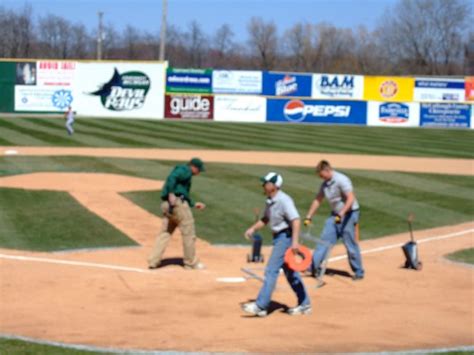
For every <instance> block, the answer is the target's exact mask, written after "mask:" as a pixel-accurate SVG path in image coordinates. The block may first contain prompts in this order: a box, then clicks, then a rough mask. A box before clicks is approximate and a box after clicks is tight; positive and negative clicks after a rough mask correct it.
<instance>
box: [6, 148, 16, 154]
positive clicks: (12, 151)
mask: <svg viewBox="0 0 474 355" xmlns="http://www.w3.org/2000/svg"><path fill="white" fill-rule="evenodd" d="M3 154H5V155H16V154H18V151H16V150H13V149H9V150H5V151H4V152H3Z"/></svg>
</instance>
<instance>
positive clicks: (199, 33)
mask: <svg viewBox="0 0 474 355" xmlns="http://www.w3.org/2000/svg"><path fill="white" fill-rule="evenodd" d="M184 38H185V44H186V47H187V51H188V66H191V67H195V68H200V67H202V65H203V61H204V56H205V54H204V53H205V52H206V51H207V49H208V45H207V38H206V35H205V33H204V32H203V30H202V28H201V25H200V24H199V23H198V22H196V21H193V22H191V23H190V24H189V27H188V31H187V32H186V33H185V34H184Z"/></svg>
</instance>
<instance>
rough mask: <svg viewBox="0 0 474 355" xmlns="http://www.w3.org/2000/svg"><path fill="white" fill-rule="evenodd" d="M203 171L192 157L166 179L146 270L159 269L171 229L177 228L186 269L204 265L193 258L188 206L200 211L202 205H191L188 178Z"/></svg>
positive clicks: (190, 216) (199, 162)
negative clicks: (158, 232)
mask: <svg viewBox="0 0 474 355" xmlns="http://www.w3.org/2000/svg"><path fill="white" fill-rule="evenodd" d="M203 171H204V163H203V162H202V160H201V159H199V158H193V159H191V161H190V162H189V163H188V164H183V165H177V166H175V168H174V169H173V171H172V172H171V174H170V175H169V176H168V178H167V179H166V183H165V186H164V187H163V191H162V193H161V199H162V200H163V203H162V204H161V210H162V211H163V221H162V225H161V231H160V234H159V235H158V238H157V240H156V244H155V247H154V248H153V251H152V253H151V255H150V257H149V258H148V267H149V268H150V269H156V268H158V267H159V266H160V263H161V259H162V257H163V253H164V251H165V249H166V246H167V245H168V242H169V240H170V238H171V235H172V234H173V232H174V230H175V229H176V228H177V227H179V229H180V230H181V234H182V236H183V249H184V258H183V259H184V267H185V268H186V269H203V268H204V265H203V264H202V263H201V262H200V261H199V259H198V257H197V256H196V248H195V243H196V233H195V228H194V218H193V214H192V212H191V207H195V208H197V209H198V210H203V209H204V208H206V205H205V204H204V203H202V202H196V203H195V202H194V201H193V200H192V199H191V196H190V194H189V192H190V190H191V179H192V177H193V176H195V175H199V174H200V173H201V172H203Z"/></svg>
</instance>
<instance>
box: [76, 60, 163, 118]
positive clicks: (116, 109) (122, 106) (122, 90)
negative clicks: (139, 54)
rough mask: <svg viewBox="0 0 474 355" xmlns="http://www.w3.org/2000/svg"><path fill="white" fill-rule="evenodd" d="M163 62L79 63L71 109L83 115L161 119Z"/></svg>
mask: <svg viewBox="0 0 474 355" xmlns="http://www.w3.org/2000/svg"><path fill="white" fill-rule="evenodd" d="M165 70H166V63H139V62H136V63H122V62H116V63H110V62H109V63H93V62H79V63H77V68H76V80H75V85H74V90H75V98H74V104H73V109H74V110H75V111H77V112H78V114H79V115H83V116H94V117H123V118H155V119H156V118H163V114H164V87H165V85H164V78H165Z"/></svg>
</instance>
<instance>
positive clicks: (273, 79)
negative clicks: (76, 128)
mask: <svg viewBox="0 0 474 355" xmlns="http://www.w3.org/2000/svg"><path fill="white" fill-rule="evenodd" d="M473 104H474V77H466V78H463V79H461V78H430V77H429V78H426V77H424V78H420V77H390V76H361V75H348V74H324V73H322V74H321V73H318V74H316V73H289V72H288V73H285V72H262V71H252V70H213V69H183V68H168V65H167V63H166V62H123V61H100V62H98V61H67V60H64V61H60V60H1V61H0V112H10V113H39V114H41V113H60V112H64V111H65V110H66V109H67V107H68V106H69V105H71V106H72V107H73V109H74V110H75V111H76V112H77V114H78V115H79V116H86V117H97V118H101V117H114V118H151V119H163V118H165V117H166V118H167V119H175V120H179V119H186V120H189V119H191V120H215V121H220V122H260V123H262V122H280V123H310V124H311V123H316V124H338V125H345V124H350V125H369V126H390V127H419V126H421V127H443V128H472V127H473V126H474V124H473V120H472V117H473V116H474V112H473V111H474V107H473Z"/></svg>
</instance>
